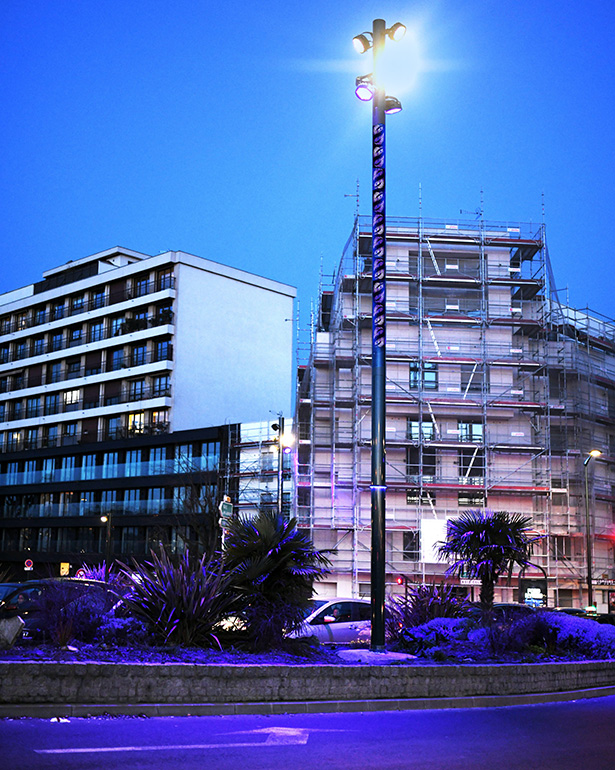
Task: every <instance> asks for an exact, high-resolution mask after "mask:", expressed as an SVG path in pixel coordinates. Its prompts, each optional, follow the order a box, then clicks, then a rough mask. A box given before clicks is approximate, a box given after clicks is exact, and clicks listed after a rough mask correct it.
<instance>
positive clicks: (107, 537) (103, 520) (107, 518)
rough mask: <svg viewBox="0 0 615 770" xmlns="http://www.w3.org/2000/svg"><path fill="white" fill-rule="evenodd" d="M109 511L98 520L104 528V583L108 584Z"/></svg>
mask: <svg viewBox="0 0 615 770" xmlns="http://www.w3.org/2000/svg"><path fill="white" fill-rule="evenodd" d="M111 516H112V513H111V510H109V511H108V513H105V514H103V515H102V516H101V517H100V520H101V521H102V523H103V524H106V525H107V526H106V527H105V583H108V582H109V570H110V569H111Z"/></svg>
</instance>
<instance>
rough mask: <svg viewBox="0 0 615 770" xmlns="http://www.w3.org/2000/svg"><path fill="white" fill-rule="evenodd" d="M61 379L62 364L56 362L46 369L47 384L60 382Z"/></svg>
mask: <svg viewBox="0 0 615 770" xmlns="http://www.w3.org/2000/svg"><path fill="white" fill-rule="evenodd" d="M61 379H62V364H61V363H60V362H59V361H58V362H57V363H55V364H51V365H50V366H49V369H48V377H47V381H48V382H60V380H61Z"/></svg>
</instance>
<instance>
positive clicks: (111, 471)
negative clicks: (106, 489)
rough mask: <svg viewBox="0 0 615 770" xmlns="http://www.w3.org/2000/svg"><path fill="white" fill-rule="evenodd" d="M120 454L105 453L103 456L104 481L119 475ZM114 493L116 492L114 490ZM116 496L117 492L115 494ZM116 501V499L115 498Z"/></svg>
mask: <svg viewBox="0 0 615 770" xmlns="http://www.w3.org/2000/svg"><path fill="white" fill-rule="evenodd" d="M119 459H120V457H119V454H118V452H105V453H104V455H103V468H102V477H103V478H104V479H107V478H113V477H115V476H117V475H118V467H119ZM112 491H113V492H114V490H112ZM114 494H115V492H114ZM113 499H114V500H115V497H114V498H113Z"/></svg>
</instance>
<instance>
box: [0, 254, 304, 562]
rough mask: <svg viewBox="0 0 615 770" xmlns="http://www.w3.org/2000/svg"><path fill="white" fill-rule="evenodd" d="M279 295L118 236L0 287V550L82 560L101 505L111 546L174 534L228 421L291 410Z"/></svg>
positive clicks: (224, 448)
mask: <svg viewBox="0 0 615 770" xmlns="http://www.w3.org/2000/svg"><path fill="white" fill-rule="evenodd" d="M294 296H295V289H294V288H293V287H290V286H286V285H284V284H281V283H279V282H276V281H272V280H269V279H266V278H262V277H260V276H256V275H252V274H249V273H246V272H245V271H241V270H237V269H235V268H232V267H228V266H225V265H221V264H218V263H216V262H212V261H210V260H207V259H203V258H201V257H197V256H193V255H190V254H186V253H183V252H165V253H162V254H159V255H155V256H150V255H146V254H141V253H138V252H135V251H130V250H127V249H121V248H114V249H109V250H107V251H104V252H101V253H98V254H94V255H92V256H90V257H86V258H84V259H81V260H77V261H74V262H69V263H67V264H65V265H62V266H60V267H57V268H53V269H50V270H47V271H46V272H45V273H44V274H43V278H42V280H41V281H40V282H38V283H36V284H33V285H30V286H25V287H23V288H20V289H16V290H14V291H11V292H9V293H7V294H4V295H2V296H0V563H2V564H5V563H7V564H8V563H10V564H11V565H13V566H18V567H19V565H20V564H21V562H23V561H24V557H25V558H28V559H31V560H32V561H34V562H35V564H37V565H41V564H45V563H50V564H53V565H55V564H56V563H60V562H68V561H70V562H71V563H74V562H76V561H77V562H78V560H79V559H81V558H82V557H83V559H85V558H86V557H87V558H88V559H89V560H92V558H94V557H95V556H96V555H97V554H98V555H100V554H101V553H103V552H104V549H103V548H102V546H101V537H103V534H102V526H101V523H100V514H101V512H102V513H106V512H107V511H109V510H111V511H112V512H113V514H114V516H115V517H116V518H115V523H114V527H113V537H114V538H115V543H114V545H115V546H116V547H115V548H114V553H116V554H124V555H128V554H131V553H135V552H138V553H144V552H147V550H148V549H149V547H150V545H151V544H153V543H155V542H159V540H160V531H159V530H160V527H159V526H158V525H159V524H160V526H164V527H166V528H167V529H166V530H165V531H167V534H168V536H169V538H170V539H171V540H174V539H175V540H176V539H177V537H179V536H180V535H179V534H178V533H179V532H180V530H178V529H177V527H181V526H188V522H187V521H183V522H181V521H180V520H179V519H177V514H178V512H181V511H182V510H184V511H186V510H187V508H186V505H185V498H186V495H188V496H192V497H194V495H195V494H196V497H197V499H201V498H203V497H204V496H205V497H208V498H209V497H211V489H212V486H213V487H215V488H216V490H217V491H216V492H215V493H214V497H215V496H216V495H219V494H221V491H220V490H219V489H218V486H219V483H220V482H219V478H218V474H219V472H220V470H221V465H222V460H221V458H223V459H224V462H225V463H226V462H228V453H229V452H230V446H231V443H232V440H231V436H232V435H233V431H236V430H237V423H239V422H241V421H253V420H256V419H261V418H262V415H263V414H268V413H269V411H274V412H276V413H277V412H279V411H285V412H286V413H288V412H289V411H290V404H291V382H292V339H293V335H292V323H291V322H289V321H288V319H291V318H292V317H293V300H294ZM265 355H266V361H267V365H266V366H263V358H264V356H265ZM223 475H224V474H223ZM227 475H228V474H227ZM195 489H196V492H195ZM204 490H207V494H205V491H204ZM189 507H190V506H189ZM193 508H194V506H192V507H191V510H192V509H193ZM120 516H121V518H118V517H120ZM155 517H158V519H156V518H155ZM160 517H162V518H160ZM180 518H181V517H180ZM178 522H179V523H178ZM154 525H155V526H154ZM169 528H170V529H169ZM19 568H20V567H19Z"/></svg>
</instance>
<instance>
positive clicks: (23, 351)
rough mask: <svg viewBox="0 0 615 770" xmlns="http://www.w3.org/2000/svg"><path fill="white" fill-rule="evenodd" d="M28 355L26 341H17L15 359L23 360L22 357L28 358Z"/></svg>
mask: <svg viewBox="0 0 615 770" xmlns="http://www.w3.org/2000/svg"><path fill="white" fill-rule="evenodd" d="M27 355H28V346H27V345H26V343H25V342H17V343H16V344H15V361H21V359H22V358H26V356H27Z"/></svg>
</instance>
